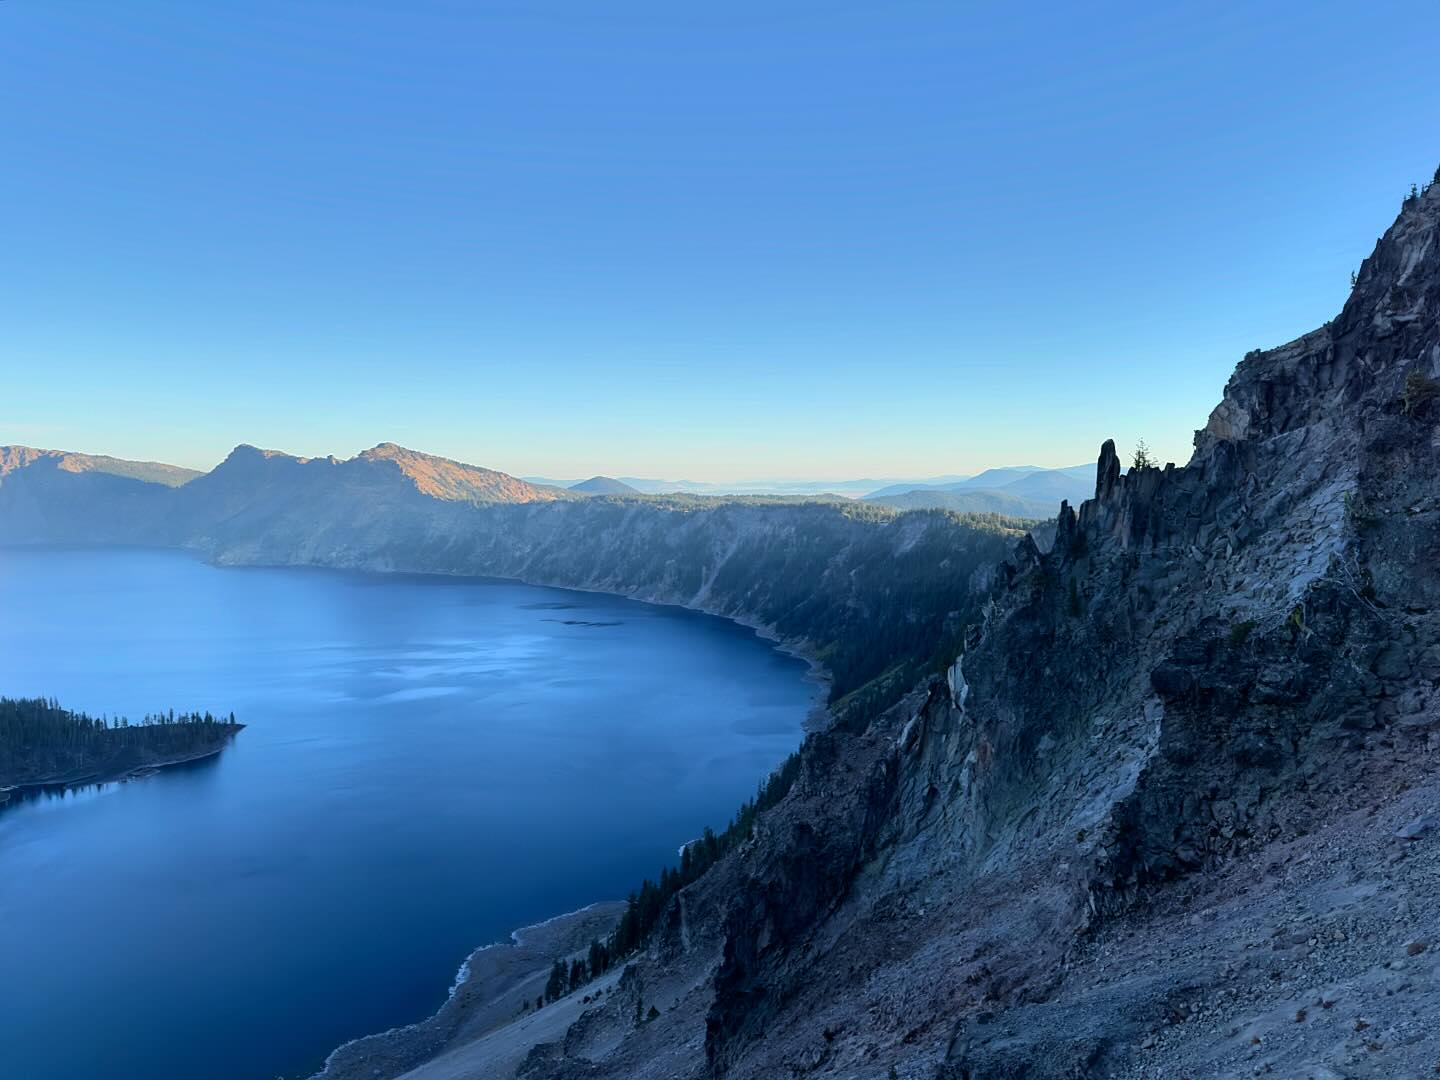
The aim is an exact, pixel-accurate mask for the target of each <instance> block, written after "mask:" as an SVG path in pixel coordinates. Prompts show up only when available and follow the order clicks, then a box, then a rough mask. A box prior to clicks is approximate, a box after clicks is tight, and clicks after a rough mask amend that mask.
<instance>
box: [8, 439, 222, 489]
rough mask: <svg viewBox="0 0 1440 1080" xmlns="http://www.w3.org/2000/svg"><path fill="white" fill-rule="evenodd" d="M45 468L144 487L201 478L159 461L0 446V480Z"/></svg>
mask: <svg viewBox="0 0 1440 1080" xmlns="http://www.w3.org/2000/svg"><path fill="white" fill-rule="evenodd" d="M37 464H39V465H49V466H51V467H53V468H55V469H58V470H60V471H62V472H67V473H77V474H78V473H100V474H104V475H108V476H118V477H123V478H125V479H128V480H140V481H143V482H145V483H147V484H163V485H165V486H166V487H179V486H180V485H182V484H186V483H189V482H190V481H191V480H193V479H195V477H197V476H201V475H203V474H202V473H201V472H200V471H199V470H198V469H186V468H182V467H181V466H179V465H166V464H164V463H163V462H159V461H126V460H125V459H123V458H115V457H110V456H109V455H106V454H80V453H75V452H73V451H70V450H37V449H36V448H34V447H32V446H0V478H4V477H5V476H7V475H8V474H10V473H12V472H14V471H16V470H17V469H23V468H26V467H28V466H32V465H37Z"/></svg>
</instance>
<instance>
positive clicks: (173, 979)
mask: <svg viewBox="0 0 1440 1080" xmlns="http://www.w3.org/2000/svg"><path fill="white" fill-rule="evenodd" d="M805 674H806V668H805V665H804V664H803V663H802V662H800V661H798V660H795V659H793V658H790V657H787V656H784V655H782V654H780V653H779V652H777V651H776V650H774V649H773V648H771V647H769V646H768V645H767V644H766V643H764V642H763V641H761V640H759V639H758V638H757V637H755V635H754V634H752V633H750V632H749V631H747V630H744V629H742V628H739V627H737V626H735V625H733V624H730V623H727V622H724V621H722V620H719V619H714V618H710V617H707V616H703V615H697V614H694V613H691V612H685V611H681V610H677V609H673V608H665V607H655V606H650V605H645V604H639V603H635V602H631V601H625V600H619V599H614V598H609V597H604V596H596V595H590V594H581V593H572V592H565V591H560V590H554V589H539V588H531V587H527V586H521V585H513V584H507V583H496V582H477V581H463V580H455V579H445V578H431V577H410V576H404V577H402V576H392V575H365V574H349V573H339V572H330V571H322V570H300V569H222V568H215V567H211V566H208V565H205V564H204V563H202V562H200V561H198V560H196V559H194V558H191V557H189V556H186V555H183V554H178V553H170V552H153V551H94V550H61V551H38V550H15V549H8V550H0V693H3V694H7V695H10V696H16V695H25V696H30V695H44V696H54V697H56V698H58V699H59V700H60V701H61V703H62V704H64V705H65V706H67V707H71V708H76V709H84V710H86V711H90V712H96V713H102V712H103V713H108V714H110V715H117V714H123V715H128V716H130V717H132V718H136V717H138V716H140V715H141V714H143V713H145V712H147V711H155V710H160V709H169V708H172V707H173V708H175V709H176V710H182V709H183V710H190V709H210V710H213V711H216V712H222V711H223V712H229V711H230V710H232V709H233V710H234V711H235V713H236V714H237V717H238V719H240V720H242V721H243V722H244V723H246V724H248V725H249V726H248V728H247V729H246V730H245V731H243V732H241V733H240V735H239V736H238V738H237V739H236V741H235V743H234V744H233V745H232V746H231V747H230V748H229V749H227V750H226V751H225V753H224V754H223V755H222V756H221V757H220V758H219V759H218V760H215V761H213V762H209V763H205V764H201V765H196V766H191V767H186V768H183V769H177V770H173V771H167V772H164V773H160V774H157V775H155V776H152V777H149V778H146V779H143V780H138V781H132V782H129V783H124V784H109V785H106V786H104V787H103V788H100V789H98V790H97V789H91V790H89V791H86V792H82V793H78V794H70V795H67V796H65V797H54V798H41V799H37V800H33V801H29V802H26V803H25V804H23V805H21V806H19V807H16V808H12V809H9V810H5V811H3V812H0V971H3V975H0V1057H3V1060H0V1076H3V1077H6V1078H7V1080H8V1078H14V1080H61V1078H64V1080H72V1078H77V1077H94V1076H108V1077H146V1078H154V1080H171V1078H185V1080H193V1078H196V1077H206V1078H211V1080H232V1078H233V1080H260V1078H266V1080H268V1078H273V1077H275V1076H276V1075H277V1074H282V1073H283V1074H284V1075H286V1076H294V1075H296V1074H302V1073H304V1072H305V1071H307V1070H308V1069H309V1068H312V1067H317V1066H318V1065H319V1064H320V1062H321V1061H322V1060H323V1058H324V1055H325V1054H326V1053H328V1051H329V1050H330V1049H331V1048H333V1047H334V1046H335V1045H337V1044H338V1043H341V1042H344V1041H345V1040H347V1039H350V1038H353V1037H355V1036H357V1035H362V1034H366V1033H370V1032H374V1031H379V1030H382V1029H385V1028H388V1027H391V1026H393V1025H396V1024H402V1023H406V1022H409V1021H413V1020H418V1019H420V1018H421V1017H422V1016H424V1015H425V1014H427V1013H428V1012H430V1011H431V1010H433V1009H434V1008H435V1007H437V1006H438V1005H439V1004H440V1003H441V1002H442V1001H443V1000H444V997H445V994H446V991H447V989H448V987H449V986H450V983H451V981H452V979H453V977H454V974H455V969H456V967H457V966H458V965H459V963H460V961H461V960H462V959H463V958H464V957H465V955H466V954H467V953H468V952H469V951H470V950H471V949H472V948H474V947H475V946H476V945H479V944H482V943H484V942H487V941H492V940H496V939H499V938H501V937H503V936H504V935H505V934H506V933H508V932H509V931H510V930H511V929H513V928H515V927H517V926H520V925H524V924H527V923H533V922H536V921H539V920H541V919H544V918H546V917H548V916H551V915H554V914H557V913H559V912H564V911H569V910H573V909H575V908H577V907H580V906H582V905H584V904H586V903H589V902H590V901H593V900H597V899H606V898H615V897H623V896H624V895H625V893H626V892H628V891H629V890H630V889H631V888H632V887H634V886H635V885H636V884H637V883H638V881H639V880H640V878H641V877H642V876H645V875H650V876H653V875H654V874H655V873H656V871H657V870H658V869H659V867H660V866H661V865H662V864H663V863H666V862H668V861H671V860H672V859H673V857H674V852H675V849H676V847H677V846H678V845H679V844H680V843H682V842H684V841H685V840H686V839H688V838H690V837H692V836H694V835H696V834H697V833H698V832H699V831H700V829H701V828H702V827H703V826H705V825H707V824H711V825H715V826H717V827H718V826H720V825H723V824H724V822H725V820H726V819H728V817H729V815H730V814H731V813H732V812H733V810H734V809H735V807H736V806H737V805H738V804H739V802H740V800H741V799H743V798H745V797H746V796H748V795H750V794H751V793H753V791H754V788H755V785H756V783H757V782H758V781H759V779H760V778H761V777H762V776H763V775H764V774H765V773H766V772H768V770H769V769H771V768H773V767H774V766H775V765H776V764H778V763H779V762H780V761H781V760H782V759H783V758H784V756H785V755H786V754H787V753H788V752H789V751H790V750H792V749H793V748H794V747H795V746H796V745H798V743H799V741H800V731H801V725H802V722H803V720H804V717H805V714H806V712H807V710H808V709H809V707H810V706H811V705H812V704H813V701H814V698H815V691H816V687H815V685H814V684H813V683H811V682H809V681H808V680H807V679H806V678H805Z"/></svg>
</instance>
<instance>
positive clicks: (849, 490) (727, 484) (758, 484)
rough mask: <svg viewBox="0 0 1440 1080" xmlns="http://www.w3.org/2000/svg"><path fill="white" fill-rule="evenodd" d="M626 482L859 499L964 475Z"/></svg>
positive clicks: (700, 491)
mask: <svg viewBox="0 0 1440 1080" xmlns="http://www.w3.org/2000/svg"><path fill="white" fill-rule="evenodd" d="M523 479H524V480H526V481H528V482H529V483H532V484H537V485H540V486H548V487H562V488H574V487H575V485H576V483H577V481H575V480H555V479H552V478H550V477H546V476H526V477H523ZM618 479H619V481H620V482H621V483H622V484H626V485H628V486H629V487H631V488H633V489H634V490H635V491H636V492H637V493H639V494H641V495H789V496H807V495H842V496H845V497H846V498H851V499H856V498H859V497H861V496H862V495H866V494H868V493H870V492H872V491H874V490H875V489H876V488H878V487H880V486H882V485H890V487H893V488H894V489H895V490H896V491H910V490H912V489H913V488H917V487H933V486H936V485H940V484H951V483H956V482H958V481H960V480H964V479H965V478H964V477H963V476H958V475H949V476H932V477H928V478H925V479H917V480H890V479H879V480H877V479H871V478H862V479H858V480H730V481H709V480H657V479H655V478H654V477H648V476H621V477H619V478H618Z"/></svg>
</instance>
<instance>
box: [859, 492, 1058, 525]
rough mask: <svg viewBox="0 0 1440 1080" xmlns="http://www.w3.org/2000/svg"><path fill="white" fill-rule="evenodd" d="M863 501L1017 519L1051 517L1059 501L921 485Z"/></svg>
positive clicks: (905, 508) (914, 508)
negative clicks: (913, 488) (895, 493)
mask: <svg viewBox="0 0 1440 1080" xmlns="http://www.w3.org/2000/svg"><path fill="white" fill-rule="evenodd" d="M865 502H868V503H875V504H876V505H878V506H890V507H893V508H894V509H896V510H951V511H954V512H955V513H957V514H1005V515H1007V516H1009V517H1017V518H1047V517H1054V516H1055V512H1056V510H1057V509H1058V508H1059V505H1060V504H1059V502H1058V501H1054V502H1052V501H1051V500H1049V499H1027V498H1024V497H1022V496H1019V495H1012V494H1010V493H1009V492H1006V491H946V490H944V489H941V488H920V489H918V490H915V491H905V492H901V493H900V494H898V495H882V496H880V497H879V498H869V499H866V500H865Z"/></svg>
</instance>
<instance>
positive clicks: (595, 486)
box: [567, 476, 640, 495]
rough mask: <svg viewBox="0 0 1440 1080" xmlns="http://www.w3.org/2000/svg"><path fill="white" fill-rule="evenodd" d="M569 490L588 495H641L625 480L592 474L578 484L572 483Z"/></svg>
mask: <svg viewBox="0 0 1440 1080" xmlns="http://www.w3.org/2000/svg"><path fill="white" fill-rule="evenodd" d="M567 490H569V491H579V492H583V493H584V494H586V495H639V494H640V492H639V491H637V490H636V489H635V488H633V487H631V486H630V485H629V484H627V483H625V481H623V480H616V479H615V478H614V477H613V476H592V477H591V478H590V479H589V480H581V481H580V483H578V484H571V485H570V486H569V487H568V488H567Z"/></svg>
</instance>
